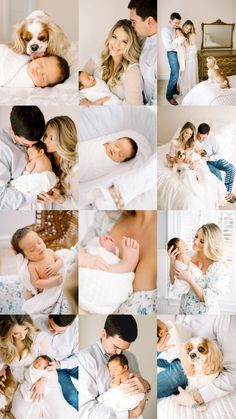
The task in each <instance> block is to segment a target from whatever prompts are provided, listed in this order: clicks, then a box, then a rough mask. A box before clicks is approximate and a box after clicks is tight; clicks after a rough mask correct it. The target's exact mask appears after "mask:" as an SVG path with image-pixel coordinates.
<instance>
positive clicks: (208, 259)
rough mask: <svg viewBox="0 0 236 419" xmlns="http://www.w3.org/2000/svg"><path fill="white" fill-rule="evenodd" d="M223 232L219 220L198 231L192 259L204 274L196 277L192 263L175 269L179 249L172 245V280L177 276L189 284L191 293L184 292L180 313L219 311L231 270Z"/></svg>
mask: <svg viewBox="0 0 236 419" xmlns="http://www.w3.org/2000/svg"><path fill="white" fill-rule="evenodd" d="M224 247H225V245H224V236H223V233H222V231H221V229H220V228H219V226H218V225H217V224H214V223H209V224H203V225H202V227H200V228H199V229H198V230H197V232H196V235H195V238H194V241H193V246H192V249H193V251H194V254H193V256H192V258H191V262H192V263H193V264H194V265H196V266H197V267H198V268H200V269H201V271H202V275H201V276H200V277H199V278H198V279H196V278H195V279H194V278H193V276H192V274H191V271H190V265H189V267H188V269H187V270H181V269H176V267H175V258H176V256H177V255H178V254H179V253H180V251H179V250H178V249H173V246H172V247H171V248H170V249H169V251H168V255H169V257H170V282H171V283H172V284H173V283H174V280H175V276H178V277H179V278H180V279H183V280H184V281H186V282H187V283H188V284H189V285H190V290H189V292H188V293H186V294H183V295H182V297H181V302H180V313H179V314H219V313H220V310H219V304H218V299H219V298H220V297H221V296H222V295H223V294H224V293H225V292H226V291H227V288H228V282H229V274H228V270H227V267H226V264H225V258H224V253H225V252H224V250H225V249H224Z"/></svg>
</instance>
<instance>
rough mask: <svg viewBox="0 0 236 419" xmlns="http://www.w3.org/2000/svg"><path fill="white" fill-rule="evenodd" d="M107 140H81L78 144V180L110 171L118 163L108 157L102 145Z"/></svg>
mask: <svg viewBox="0 0 236 419" xmlns="http://www.w3.org/2000/svg"><path fill="white" fill-rule="evenodd" d="M106 142H107V141H106V140H104V138H101V139H100V141H97V140H89V141H81V142H80V144H79V181H80V182H88V181H90V180H93V179H97V178H99V177H101V176H104V175H106V174H108V173H110V172H112V171H113V170H114V169H115V168H116V167H117V166H119V164H120V163H116V162H114V161H113V160H111V159H110V157H108V155H107V154H106V149H105V147H104V146H103V144H104V143H106Z"/></svg>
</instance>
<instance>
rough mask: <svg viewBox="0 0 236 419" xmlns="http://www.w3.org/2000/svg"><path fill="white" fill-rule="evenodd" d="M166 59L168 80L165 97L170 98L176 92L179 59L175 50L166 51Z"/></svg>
mask: <svg viewBox="0 0 236 419" xmlns="http://www.w3.org/2000/svg"><path fill="white" fill-rule="evenodd" d="M167 59H168V61H169V66H170V80H169V82H168V86H167V91H166V99H167V100H169V99H172V98H173V95H174V94H175V93H176V92H177V81H178V78H179V61H178V57H177V52H175V51H167Z"/></svg>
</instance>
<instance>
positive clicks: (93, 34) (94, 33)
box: [79, 0, 129, 68]
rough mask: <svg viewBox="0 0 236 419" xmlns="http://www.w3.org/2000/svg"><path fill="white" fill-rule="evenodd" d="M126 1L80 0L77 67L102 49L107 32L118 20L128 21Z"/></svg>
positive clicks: (81, 65)
mask: <svg viewBox="0 0 236 419" xmlns="http://www.w3.org/2000/svg"><path fill="white" fill-rule="evenodd" d="M128 3H129V1H128V0H119V1H117V0H109V1H108V0H80V2H79V44H80V48H79V66H80V68H82V67H83V66H84V64H85V63H86V62H87V61H88V59H89V58H90V57H91V56H92V55H93V54H94V53H99V54H100V52H101V51H102V50H103V48H104V42H105V40H106V38H107V35H108V32H109V31H110V29H111V28H112V26H113V25H114V24H115V23H116V22H117V21H118V20H119V19H129V9H128V7H127V6H128Z"/></svg>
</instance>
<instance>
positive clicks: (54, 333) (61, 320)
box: [35, 314, 79, 410]
mask: <svg viewBox="0 0 236 419" xmlns="http://www.w3.org/2000/svg"><path fill="white" fill-rule="evenodd" d="M77 320H78V318H77V317H76V316H74V315H63V314H58V315H57V314H50V315H49V316H48V318H47V316H41V317H39V318H38V319H36V320H35V323H36V325H37V326H38V327H39V329H40V330H43V331H45V332H47V333H48V335H49V340H50V347H51V352H52V357H53V361H52V362H50V366H49V367H48V368H47V369H48V370H49V371H55V370H56V371H57V375H58V381H59V383H60V385H61V389H62V393H63V395H64V397H65V399H66V400H67V402H68V403H69V404H70V405H71V406H73V407H74V408H75V409H76V410H78V408H79V403H78V391H77V389H76V388H75V386H74V384H73V382H72V380H71V378H72V377H73V378H75V379H78V375H79V372H78V364H79V360H78V355H79V336H78V334H79V327H78V321H77Z"/></svg>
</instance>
